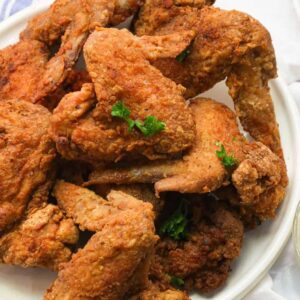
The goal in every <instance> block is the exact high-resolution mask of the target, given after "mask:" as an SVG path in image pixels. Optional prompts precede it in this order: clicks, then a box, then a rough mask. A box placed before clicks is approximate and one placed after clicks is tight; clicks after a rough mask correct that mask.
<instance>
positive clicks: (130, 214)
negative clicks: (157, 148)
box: [45, 181, 157, 300]
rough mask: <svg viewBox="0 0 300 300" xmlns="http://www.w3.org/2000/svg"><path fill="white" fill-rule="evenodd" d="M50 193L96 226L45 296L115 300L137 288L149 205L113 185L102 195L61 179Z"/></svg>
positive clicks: (143, 271)
mask: <svg viewBox="0 0 300 300" xmlns="http://www.w3.org/2000/svg"><path fill="white" fill-rule="evenodd" d="M54 194H55V196H56V197H57V198H58V202H59V205H61V206H62V207H63V208H64V209H65V211H66V212H67V214H68V215H72V216H73V218H74V220H75V222H76V223H79V224H80V226H81V228H87V229H90V230H97V232H96V233H95V234H94V235H93V236H92V238H91V239H90V240H89V241H88V243H87V244H86V246H85V247H84V248H83V249H81V250H79V251H78V252H77V253H76V254H74V255H73V257H72V259H71V261H70V262H68V263H66V264H65V265H64V266H63V267H62V269H61V270H60V272H59V274H58V279H57V280H56V281H55V282H54V284H53V285H52V287H51V288H50V289H49V290H48V292H47V294H46V296H45V299H47V300H50V299H60V300H61V299H87V300H88V299H92V298H94V299H103V300H105V299H107V300H114V299H115V300H119V299H122V298H123V297H124V296H125V295H127V294H128V293H129V291H130V293H137V292H139V291H140V290H141V289H143V288H144V287H145V286H146V284H147V281H148V269H149V265H150V256H151V254H152V251H153V247H154V244H155V242H156V241H157V237H156V236H155V233H154V223H153V219H154V214H153V211H152V205H151V204H149V203H145V202H142V201H140V200H138V199H136V198H134V197H131V196H129V195H127V194H125V193H122V192H117V191H112V192H111V193H110V194H109V195H108V197H107V198H108V201H106V200H104V199H103V198H101V197H99V196H97V195H96V194H94V193H93V192H91V191H89V190H86V189H84V188H81V187H78V186H75V185H73V184H69V183H65V182H63V181H60V182H58V185H57V186H56V188H55V190H54ZM72 202H74V203H72ZM96 215H98V218H97V220H95V218H94V217H95V216H96ZM89 216H90V217H91V222H90V220H88V217H89ZM93 220H95V222H93ZM90 223H92V224H94V226H92V227H91V225H90Z"/></svg>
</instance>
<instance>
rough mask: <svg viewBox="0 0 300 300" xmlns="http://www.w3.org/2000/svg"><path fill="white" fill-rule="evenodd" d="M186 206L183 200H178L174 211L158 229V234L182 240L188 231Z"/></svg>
mask: <svg viewBox="0 0 300 300" xmlns="http://www.w3.org/2000/svg"><path fill="white" fill-rule="evenodd" d="M187 214H188V212H187V207H186V205H185V203H184V201H181V202H180V205H179V206H178V208H177V209H176V211H175V212H174V213H173V214H172V215H171V216H170V217H169V219H167V220H166V221H165V223H164V224H163V225H162V226H161V228H160V230H159V234H160V235H167V236H169V237H170V238H172V239H174V240H184V239H186V238H187V235H188V231H187V225H188V218H187Z"/></svg>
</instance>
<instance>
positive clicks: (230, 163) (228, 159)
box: [216, 143, 237, 168]
mask: <svg viewBox="0 0 300 300" xmlns="http://www.w3.org/2000/svg"><path fill="white" fill-rule="evenodd" d="M216 145H217V146H219V147H220V150H217V151H216V154H217V156H218V158H220V159H221V161H222V164H223V165H224V167H225V168H232V167H234V166H235V165H236V163H237V161H236V159H235V158H234V156H233V155H227V153H226V150H225V147H224V145H223V144H221V143H217V144H216Z"/></svg>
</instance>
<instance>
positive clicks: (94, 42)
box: [51, 29, 195, 163]
mask: <svg viewBox="0 0 300 300" xmlns="http://www.w3.org/2000/svg"><path fill="white" fill-rule="evenodd" d="M192 37H193V32H190V31H187V32H186V33H185V34H182V35H177V34H175V35H171V36H164V37H158V38H156V39H153V37H150V38H149V39H148V38H147V37H143V38H141V39H138V38H136V37H134V36H133V35H132V34H131V33H129V32H128V31H127V30H117V29H103V30H101V31H96V32H94V33H93V34H91V36H90V37H89V39H88V41H87V43H86V44H85V47H84V55H85V60H86V63H87V68H88V71H89V74H90V76H91V77H92V81H93V83H94V87H95V94H96V95H95V94H94V90H93V86H92V85H91V84H85V85H84V86H83V88H82V90H81V91H80V92H77V93H73V94H69V95H66V97H64V99H62V101H61V102H60V104H59V106H58V107H57V108H56V109H55V111H54V114H53V117H52V127H51V136H52V138H53V140H54V141H55V142H56V146H57V149H58V151H59V152H60V154H62V156H63V157H65V158H67V159H79V160H83V161H88V162H91V163H97V162H98V163H99V162H113V161H118V160H120V159H122V158H128V156H129V154H130V158H131V159H133V158H134V157H140V156H143V157H146V158H148V159H151V160H154V159H158V158H166V157H167V155H172V154H173V155H174V154H176V153H178V152H180V151H182V150H184V149H187V148H188V147H190V146H191V145H192V143H193V140H194V137H195V125H194V120H193V118H192V114H191V111H190V109H189V108H188V107H187V105H186V103H185V101H184V98H183V97H182V92H183V88H182V87H181V86H177V85H176V84H175V83H174V82H172V81H171V80H169V79H167V78H165V77H164V76H162V75H161V73H160V72H159V71H158V70H156V69H155V68H154V67H152V66H151V65H150V63H149V61H148V60H147V59H146V54H145V53H148V51H150V52H151V53H152V54H151V55H150V54H149V53H150V52H149V53H148V54H147V55H148V56H151V57H153V55H156V56H165V55H171V56H173V55H175V53H176V52H174V49H173V50H169V46H170V45H175V44H176V45H177V46H176V49H177V50H178V51H177V52H180V51H181V50H182V49H184V48H185V47H186V45H187V44H188V43H189V41H190V40H191V38H192ZM169 42H170V44H169ZM149 49H151V50H149ZM155 49H156V50H155ZM133 62H134V64H133ZM96 97H97V98H96ZM121 100H122V101H123V102H124V104H125V106H126V107H128V109H129V110H130V113H131V115H130V117H131V118H132V119H134V120H144V119H145V118H146V117H148V116H154V117H156V118H157V119H158V120H160V121H163V122H164V123H165V130H163V131H161V132H159V133H157V134H154V135H152V136H144V135H143V134H142V133H141V132H139V131H138V130H136V129H132V130H131V131H130V130H129V129H128V124H127V122H125V121H124V120H120V119H119V118H114V117H112V116H111V112H112V107H113V105H115V104H116V103H117V102H118V101H121Z"/></svg>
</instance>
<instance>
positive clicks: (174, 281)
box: [170, 276, 184, 289]
mask: <svg viewBox="0 0 300 300" xmlns="http://www.w3.org/2000/svg"><path fill="white" fill-rule="evenodd" d="M170 283H171V284H172V285H173V286H174V287H175V288H177V289H182V288H183V286H184V280H183V279H182V278H179V277H176V276H172V277H171V279H170Z"/></svg>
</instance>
